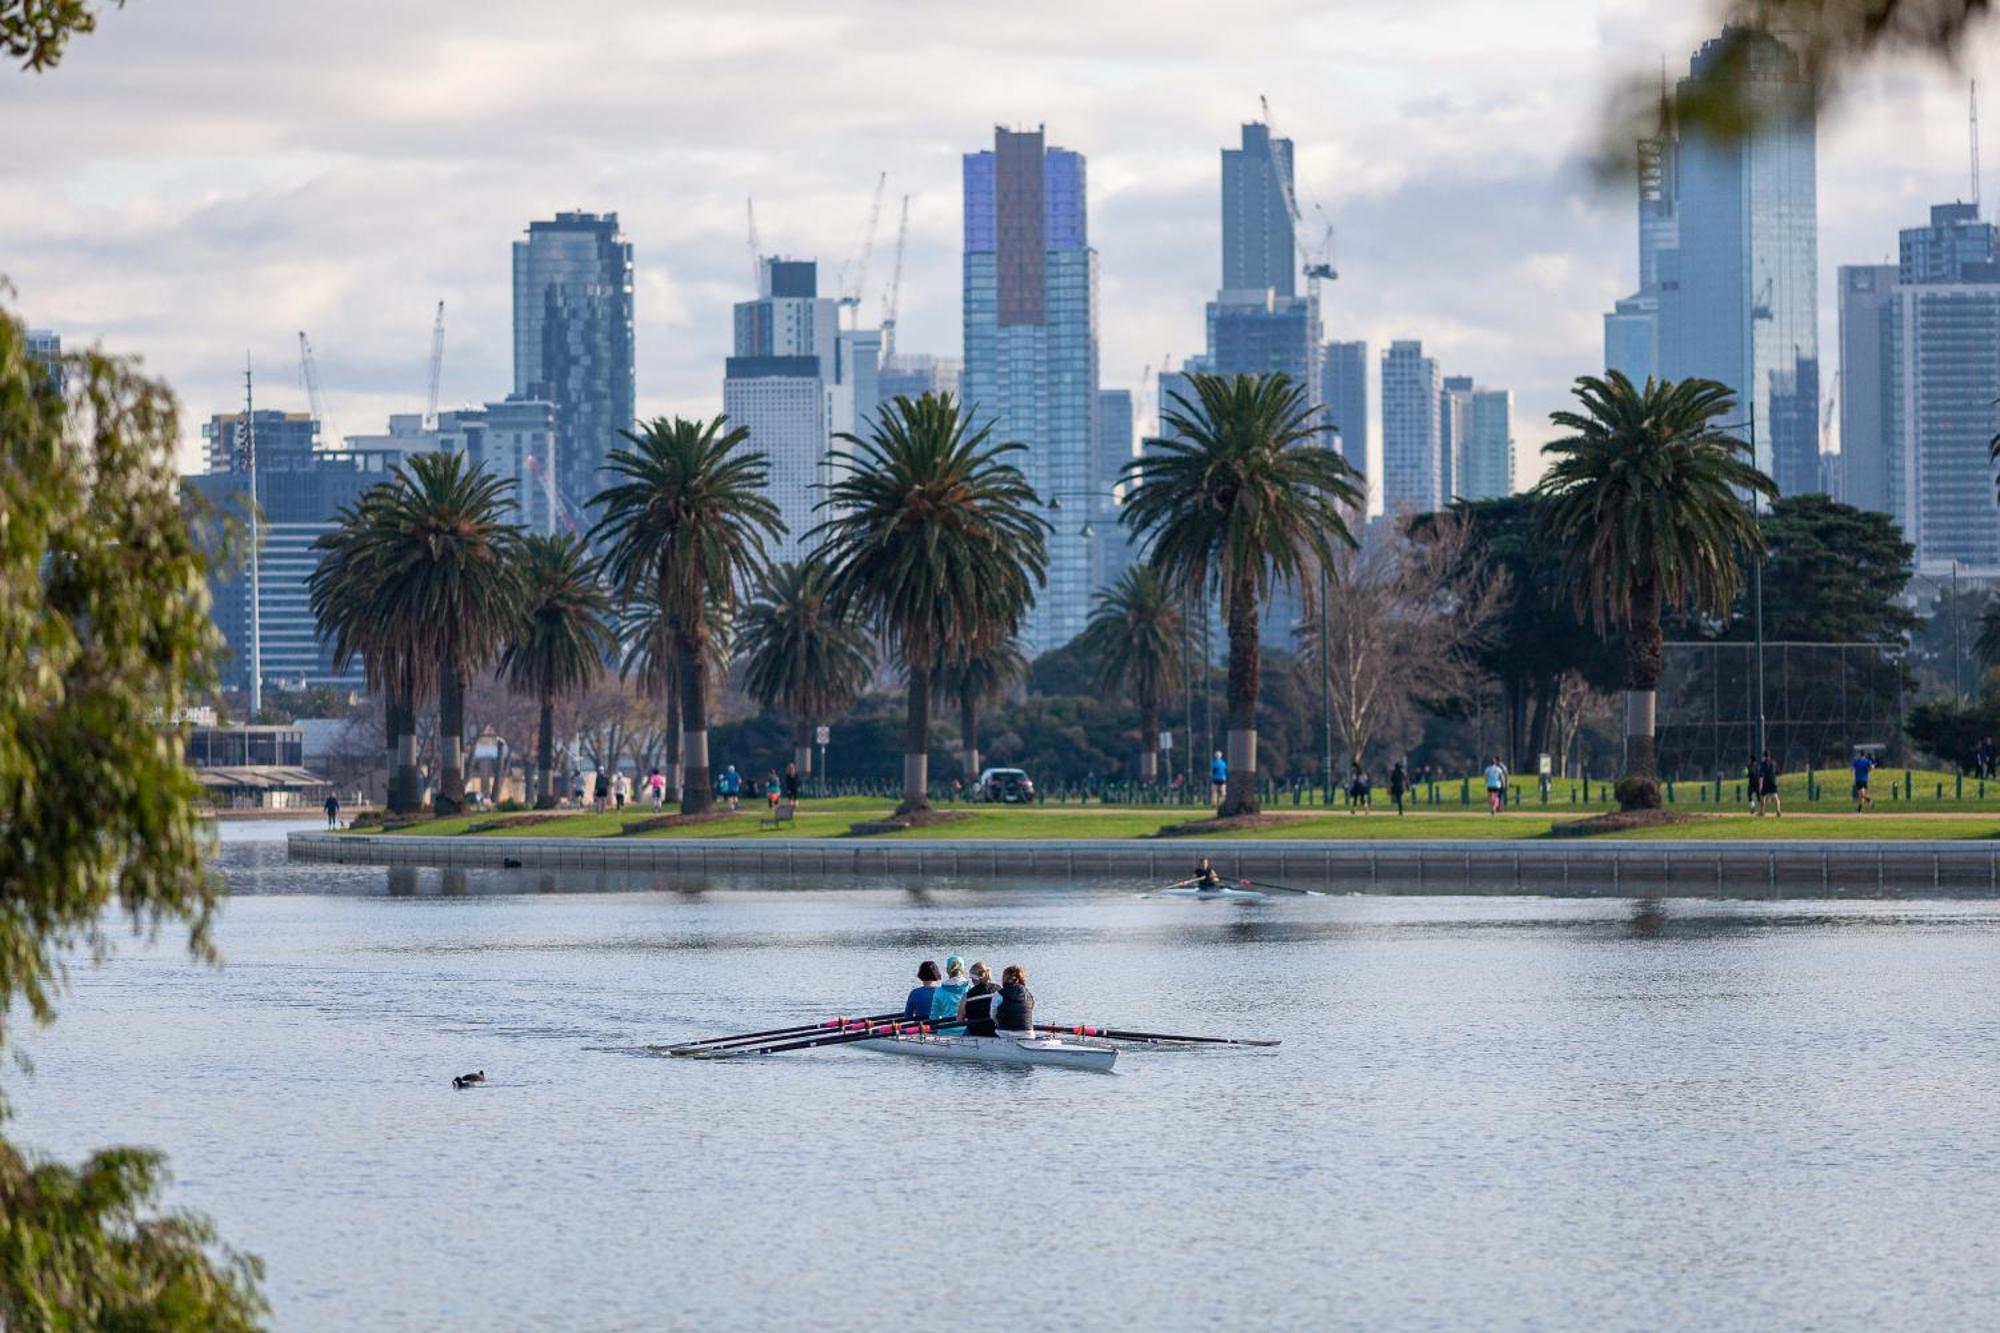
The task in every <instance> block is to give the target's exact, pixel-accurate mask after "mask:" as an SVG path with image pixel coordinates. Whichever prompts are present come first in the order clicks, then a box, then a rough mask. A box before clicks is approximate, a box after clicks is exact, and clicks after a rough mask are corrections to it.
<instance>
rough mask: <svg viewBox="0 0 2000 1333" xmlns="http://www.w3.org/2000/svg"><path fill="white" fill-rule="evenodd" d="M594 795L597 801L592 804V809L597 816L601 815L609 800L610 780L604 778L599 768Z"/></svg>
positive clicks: (602, 771)
mask: <svg viewBox="0 0 2000 1333" xmlns="http://www.w3.org/2000/svg"><path fill="white" fill-rule="evenodd" d="M596 795H597V799H596V801H595V802H594V803H593V808H594V809H595V810H596V811H597V812H598V813H599V814H603V813H604V807H605V805H606V804H608V803H609V802H610V800H611V779H610V778H609V777H607V776H605V773H604V770H603V769H601V768H600V769H598V770H597V782H596Z"/></svg>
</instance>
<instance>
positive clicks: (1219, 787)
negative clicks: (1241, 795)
mask: <svg viewBox="0 0 2000 1333" xmlns="http://www.w3.org/2000/svg"><path fill="white" fill-rule="evenodd" d="M1228 793H1229V761H1228V760H1227V759H1224V758H1223V757H1222V751H1220V750H1217V751H1216V752H1215V758H1214V759H1211V760H1210V761H1209V764H1208V800H1209V804H1211V805H1221V804H1222V798H1223V797H1224V796H1226V795H1228Z"/></svg>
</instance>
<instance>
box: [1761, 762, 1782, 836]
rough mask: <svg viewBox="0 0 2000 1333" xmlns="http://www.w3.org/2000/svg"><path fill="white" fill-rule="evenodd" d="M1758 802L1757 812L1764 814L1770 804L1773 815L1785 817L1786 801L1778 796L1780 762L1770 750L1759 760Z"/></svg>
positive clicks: (1780, 817)
mask: <svg viewBox="0 0 2000 1333" xmlns="http://www.w3.org/2000/svg"><path fill="white" fill-rule="evenodd" d="M1757 802H1758V807H1757V813H1759V814H1762V813H1763V812H1764V807H1765V806H1769V807H1770V808H1771V814H1772V815H1773V816H1775V817H1776V818H1778V819H1783V818H1784V817H1785V805H1784V802H1783V801H1782V800H1780V799H1779V797H1778V763H1777V761H1776V760H1775V759H1773V758H1771V752H1770V751H1769V750H1766V751H1764V757H1763V758H1762V759H1759V760H1758V761H1757Z"/></svg>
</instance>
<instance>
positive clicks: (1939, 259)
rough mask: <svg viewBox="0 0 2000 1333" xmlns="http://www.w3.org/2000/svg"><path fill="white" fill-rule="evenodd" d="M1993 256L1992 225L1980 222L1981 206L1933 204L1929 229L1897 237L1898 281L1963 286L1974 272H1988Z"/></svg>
mask: <svg viewBox="0 0 2000 1333" xmlns="http://www.w3.org/2000/svg"><path fill="white" fill-rule="evenodd" d="M1993 254H1994V230H1993V224H1992V223H1990V222H1982V221H1980V219H1979V205H1978V204H1968V203H1965V202H1963V201H1958V202H1954V203H1949V204H1933V205H1931V221H1930V225H1929V226H1927V227H1905V228H1903V229H1902V230H1901V231H1900V232H1898V233H1897V234H1896V281H1898V282H1902V283H1909V284H1912V285H1914V284H1918V283H1930V282H1964V281H1965V280H1966V278H1967V276H1968V273H1969V271H1971V270H1975V269H1976V270H1977V271H1978V272H1980V273H1984V272H1985V271H1987V269H1988V268H1989V266H1990V265H1991V264H1992V263H1993Z"/></svg>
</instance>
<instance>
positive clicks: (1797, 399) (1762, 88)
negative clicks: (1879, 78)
mask: <svg viewBox="0 0 2000 1333" xmlns="http://www.w3.org/2000/svg"><path fill="white" fill-rule="evenodd" d="M1725 60H1740V62H1741V67H1742V69H1743V71H1744V78H1745V80H1746V81H1747V82H1746V87H1747V95H1748V96H1749V97H1750V98H1751V99H1752V100H1753V101H1754V102H1755V103H1756V104H1757V107H1758V110H1759V113H1760V120H1759V123H1758V124H1757V125H1756V126H1755V127H1754V128H1752V129H1750V130H1749V131H1748V133H1747V134H1745V135H1743V136H1740V137H1732V138H1722V137H1718V136H1715V135H1711V134H1705V133H1700V132H1697V131H1695V130H1694V129H1692V128H1689V127H1683V128H1682V130H1681V132H1680V134H1679V136H1678V139H1677V140H1676V142H1675V146H1674V151H1673V153H1672V155H1671V156H1672V160H1673V163H1674V167H1675V170H1674V173H1673V180H1674V181H1675V185H1676V194H1675V204H1674V207H1675V213H1676V225H1677V231H1678V236H1677V240H1676V242H1675V244H1674V245H1673V246H1672V247H1670V248H1663V249H1660V250H1659V251H1658V252H1657V254H1656V262H1657V264H1658V277H1659V289H1660V290H1659V349H1660V350H1659V359H1660V372H1661V373H1662V374H1663V375H1664V376H1666V377H1667V378H1669V379H1685V378H1687V377H1689V376H1695V375H1698V376H1702V377H1704V378H1707V379H1712V380H1719V381H1720V382H1722V383H1723V384H1726V385H1728V386H1729V387H1730V388H1731V389H1733V390H1735V391H1736V395H1737V404H1738V408H1737V410H1738V415H1739V419H1745V420H1746V421H1748V422H1754V423H1755V425H1754V434H1755V437H1756V439H1755V443H1756V447H1757V463H1758V466H1759V467H1761V468H1763V469H1764V470H1765V471H1766V472H1768V473H1769V474H1770V475H1771V477H1772V479H1773V480H1775V481H1776V482H1777V483H1778V488H1779V490H1780V491H1781V492H1783V493H1786V494H1795V493H1800V492H1810V491H1815V490H1817V489H1818V488H1819V412H1820V405H1819V236H1818V202H1817V188H1816V170H1817V150H1816V130H1815V122H1814V110H1813V100H1812V96H1811V89H1810V85H1809V84H1808V82H1807V80H1806V78H1805V76H1804V73H1803V71H1802V69H1801V66H1800V62H1799V59H1798V57H1797V55H1796V54H1795V53H1794V52H1793V51H1792V50H1791V49H1790V48H1788V47H1787V46H1786V45H1785V44H1784V43H1783V42H1781V41H1780V40H1778V39H1777V38H1775V37H1771V36H1768V35H1765V34H1761V33H1755V32H1750V31H1748V30H1740V29H1731V30H1730V31H1728V32H1726V33H1725V34H1724V35H1723V36H1722V37H1721V38H1717V39H1715V40H1712V41H1709V42H1707V43H1706V44H1704V45H1703V46H1702V48H1701V50H1699V51H1698V52H1696V53H1695V56H1694V59H1693V62H1692V70H1693V72H1694V73H1695V74H1701V73H1703V72H1704V71H1707V70H1709V69H1711V68H1712V67H1714V66H1715V65H1716V64H1717V63H1718V62H1721V61H1725ZM1745 429H1746V431H1749V429H1750V427H1749V426H1748V425H1746V427H1745Z"/></svg>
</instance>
